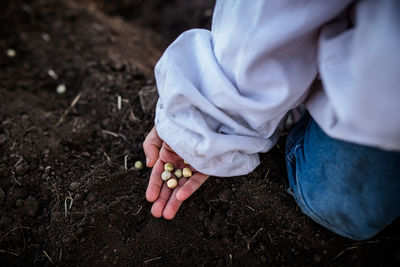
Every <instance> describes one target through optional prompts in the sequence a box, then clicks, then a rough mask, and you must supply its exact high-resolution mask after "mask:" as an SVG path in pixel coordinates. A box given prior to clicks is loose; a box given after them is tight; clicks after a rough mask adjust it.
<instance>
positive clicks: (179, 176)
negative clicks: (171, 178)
mask: <svg viewBox="0 0 400 267" xmlns="http://www.w3.org/2000/svg"><path fill="white" fill-rule="evenodd" d="M174 175H175V177H176V178H178V179H179V178H181V177H182V170H181V169H176V170H175V171H174Z"/></svg>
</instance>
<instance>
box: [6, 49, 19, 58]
mask: <svg viewBox="0 0 400 267" xmlns="http://www.w3.org/2000/svg"><path fill="white" fill-rule="evenodd" d="M6 54H7V56H8V57H15V56H16V55H17V52H16V51H15V50H14V49H7V51H6Z"/></svg>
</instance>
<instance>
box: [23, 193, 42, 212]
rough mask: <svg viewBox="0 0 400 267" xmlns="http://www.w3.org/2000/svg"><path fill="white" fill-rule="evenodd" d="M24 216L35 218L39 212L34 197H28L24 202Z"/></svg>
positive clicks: (37, 202)
mask: <svg viewBox="0 0 400 267" xmlns="http://www.w3.org/2000/svg"><path fill="white" fill-rule="evenodd" d="M24 205H25V208H24V210H25V214H26V215H28V216H29V217H35V216H36V215H37V213H38V211H39V201H38V200H37V198H36V197H34V196H30V197H28V198H27V199H25V201H24Z"/></svg>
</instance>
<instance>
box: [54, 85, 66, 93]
mask: <svg viewBox="0 0 400 267" xmlns="http://www.w3.org/2000/svg"><path fill="white" fill-rule="evenodd" d="M56 91H57V94H60V95H62V94H65V92H67V87H66V86H65V84H59V85H58V86H57V89H56Z"/></svg>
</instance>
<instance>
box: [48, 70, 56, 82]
mask: <svg viewBox="0 0 400 267" xmlns="http://www.w3.org/2000/svg"><path fill="white" fill-rule="evenodd" d="M47 74H48V75H49V76H50V77H51V78H53V79H54V80H57V79H58V75H57V73H56V72H55V71H54V70H52V69H49V70H48V71H47Z"/></svg>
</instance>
